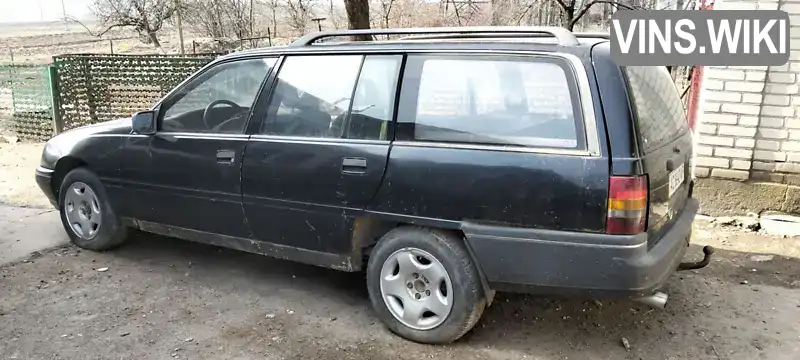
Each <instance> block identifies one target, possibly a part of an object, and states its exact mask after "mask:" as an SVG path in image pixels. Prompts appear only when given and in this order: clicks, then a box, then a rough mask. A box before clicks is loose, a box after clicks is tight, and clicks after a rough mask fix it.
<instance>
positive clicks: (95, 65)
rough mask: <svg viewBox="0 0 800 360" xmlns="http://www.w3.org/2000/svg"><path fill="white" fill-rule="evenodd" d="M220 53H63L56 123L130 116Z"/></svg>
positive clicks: (63, 126)
mask: <svg viewBox="0 0 800 360" xmlns="http://www.w3.org/2000/svg"><path fill="white" fill-rule="evenodd" d="M215 57H216V55H213V54H210V55H195V56H173V55H89V54H80V55H61V56H56V57H54V58H53V60H54V65H55V69H56V72H57V74H58V77H57V78H58V81H57V86H58V92H57V103H58V120H59V121H58V125H57V129H56V131H58V132H61V131H64V130H69V129H73V128H76V127H79V126H83V125H87V124H94V123H98V122H102V121H107V120H113V119H117V118H121V117H126V116H130V115H131V114H132V113H134V112H137V111H140V110H144V109H147V108H149V107H150V106H151V105H152V104H153V103H154V102H155V101H157V100H158V99H159V98H161V97H162V96H163V95H164V94H166V93H167V92H169V91H170V90H171V89H172V88H174V87H175V86H176V85H178V84H179V83H180V82H181V81H183V80H184V79H185V78H186V77H187V76H189V75H190V74H192V73H193V72H195V71H196V70H197V69H199V68H200V67H202V66H203V65H205V64H207V63H209V62H210V61H212V60H213V59H214V58H215Z"/></svg>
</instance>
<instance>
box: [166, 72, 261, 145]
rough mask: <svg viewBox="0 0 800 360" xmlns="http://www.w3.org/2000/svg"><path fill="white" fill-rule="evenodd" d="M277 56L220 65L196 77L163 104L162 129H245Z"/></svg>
mask: <svg viewBox="0 0 800 360" xmlns="http://www.w3.org/2000/svg"><path fill="white" fill-rule="evenodd" d="M275 62H276V59H275V58H263V59H247V60H238V61H231V62H227V63H222V64H219V65H216V66H214V67H212V68H210V69H208V70H207V71H205V72H204V73H202V74H200V75H199V76H198V77H196V78H194V79H192V80H191V81H190V82H189V83H187V84H186V85H185V86H184V87H183V88H182V89H180V90H179V91H178V92H177V93H175V94H174V95H173V96H172V98H171V99H169V100H168V101H167V102H166V103H165V104H163V105H162V108H161V114H162V118H161V121H160V124H159V130H160V131H175V132H213V133H234V134H241V133H243V132H244V128H245V125H246V124H247V118H248V116H249V114H250V109H251V107H252V106H253V103H254V102H255V98H256V96H257V95H258V93H259V90H260V89H261V84H262V83H263V82H264V79H265V78H266V77H267V74H269V72H270V69H271V68H272V66H273V65H274V64H275Z"/></svg>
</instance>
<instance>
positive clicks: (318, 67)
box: [261, 55, 402, 140]
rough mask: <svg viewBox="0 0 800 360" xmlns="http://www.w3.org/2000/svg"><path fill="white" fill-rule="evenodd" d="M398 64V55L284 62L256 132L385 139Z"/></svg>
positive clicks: (301, 58) (321, 57)
mask: <svg viewBox="0 0 800 360" xmlns="http://www.w3.org/2000/svg"><path fill="white" fill-rule="evenodd" d="M362 61H363V64H362ZM401 62H402V56H400V55H386V56H367V57H366V58H365V57H364V56H362V55H319V56H317V55H314V56H300V55H298V56H289V57H287V58H286V59H285V60H284V62H283V65H281V68H280V70H279V72H278V81H277V84H276V85H275V89H274V90H273V95H272V99H270V103H269V106H268V109H269V110H268V113H267V118H266V119H265V121H264V122H263V123H262V128H261V133H262V134H267V135H280V136H298V137H315V138H341V139H367V140H379V139H383V140H385V139H386V138H387V129H388V123H389V122H391V120H392V118H393V115H394V98H395V93H396V89H397V77H398V75H397V74H398V71H399V69H400V63H401ZM331 69H335V71H332V70H331ZM359 74H360V75H359Z"/></svg>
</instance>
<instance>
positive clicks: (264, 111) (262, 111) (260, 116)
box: [246, 50, 407, 145]
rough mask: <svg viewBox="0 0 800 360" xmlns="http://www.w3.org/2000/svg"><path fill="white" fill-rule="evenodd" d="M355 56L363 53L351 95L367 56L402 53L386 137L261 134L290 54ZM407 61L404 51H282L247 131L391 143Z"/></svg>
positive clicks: (283, 138)
mask: <svg viewBox="0 0 800 360" xmlns="http://www.w3.org/2000/svg"><path fill="white" fill-rule="evenodd" d="M348 55H350V56H352V55H357V56H361V57H362V58H361V64H360V65H359V69H358V75H357V77H356V81H355V83H354V84H353V89H352V91H351V94H355V92H356V89H357V87H358V83H359V80H360V78H361V69H362V67H363V66H364V62H365V61H366V59H367V57H369V56H400V57H401V59H400V66H399V68H398V71H397V77H398V78H397V81H396V83H395V89H394V91H395V93H394V103H393V104H392V105H391V106H392V118H391V119H389V121H388V122H387V123H388V125H387V126H388V128H387V131H386V139H348V138H320V137H304V136H292V135H274V134H262V133H261V127H262V126H263V123H264V122H265V121H266V116H267V115H269V114H268V111H269V104H270V103H271V102H272V98H273V97H274V96H275V94H276V91H275V90H276V88H277V86H278V77H279V75H280V72H281V69H282V67H283V65H284V63H285V62H286V59H287V58H289V57H298V56H348ZM406 60H407V53H406V52H404V51H380V52H375V51H368V50H367V51H341V52H340V51H329V50H328V51H319V52H317V51H314V52H299V53H293V52H288V53H281V54H280V56H279V58H278V61H277V62H276V63H275V65H274V66H273V68H272V71H271V72H270V75H269V76H268V77H267V82H266V84H265V86H264V88H263V90H262V94H261V96H262V97H263V98H261V97H259V99H257V105H256V106H254V108H255V112H253V113H251V118H250V121H249V123H248V126H247V131H246V133H247V134H248V135H250V136H251V138H253V139H260V140H271V139H272V140H280V141H310V142H324V143H365V144H384V145H385V144H389V143H391V142H393V141H394V139H395V133H396V127H397V119H398V118H397V113H398V108H399V104H400V94H401V88H402V84H403V73H404V69H405V64H406ZM352 100H353V99H352V95H351V102H350V104H349V106H348V109H347V113H348V114H349V113H350V112H351V111H352V108H353V101H352Z"/></svg>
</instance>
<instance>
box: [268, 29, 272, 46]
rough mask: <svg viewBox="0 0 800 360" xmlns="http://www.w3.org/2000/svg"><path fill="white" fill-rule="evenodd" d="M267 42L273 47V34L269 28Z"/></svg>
mask: <svg viewBox="0 0 800 360" xmlns="http://www.w3.org/2000/svg"><path fill="white" fill-rule="evenodd" d="M267 41H269V46H272V32H271V31H270V30H269V28H267Z"/></svg>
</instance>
